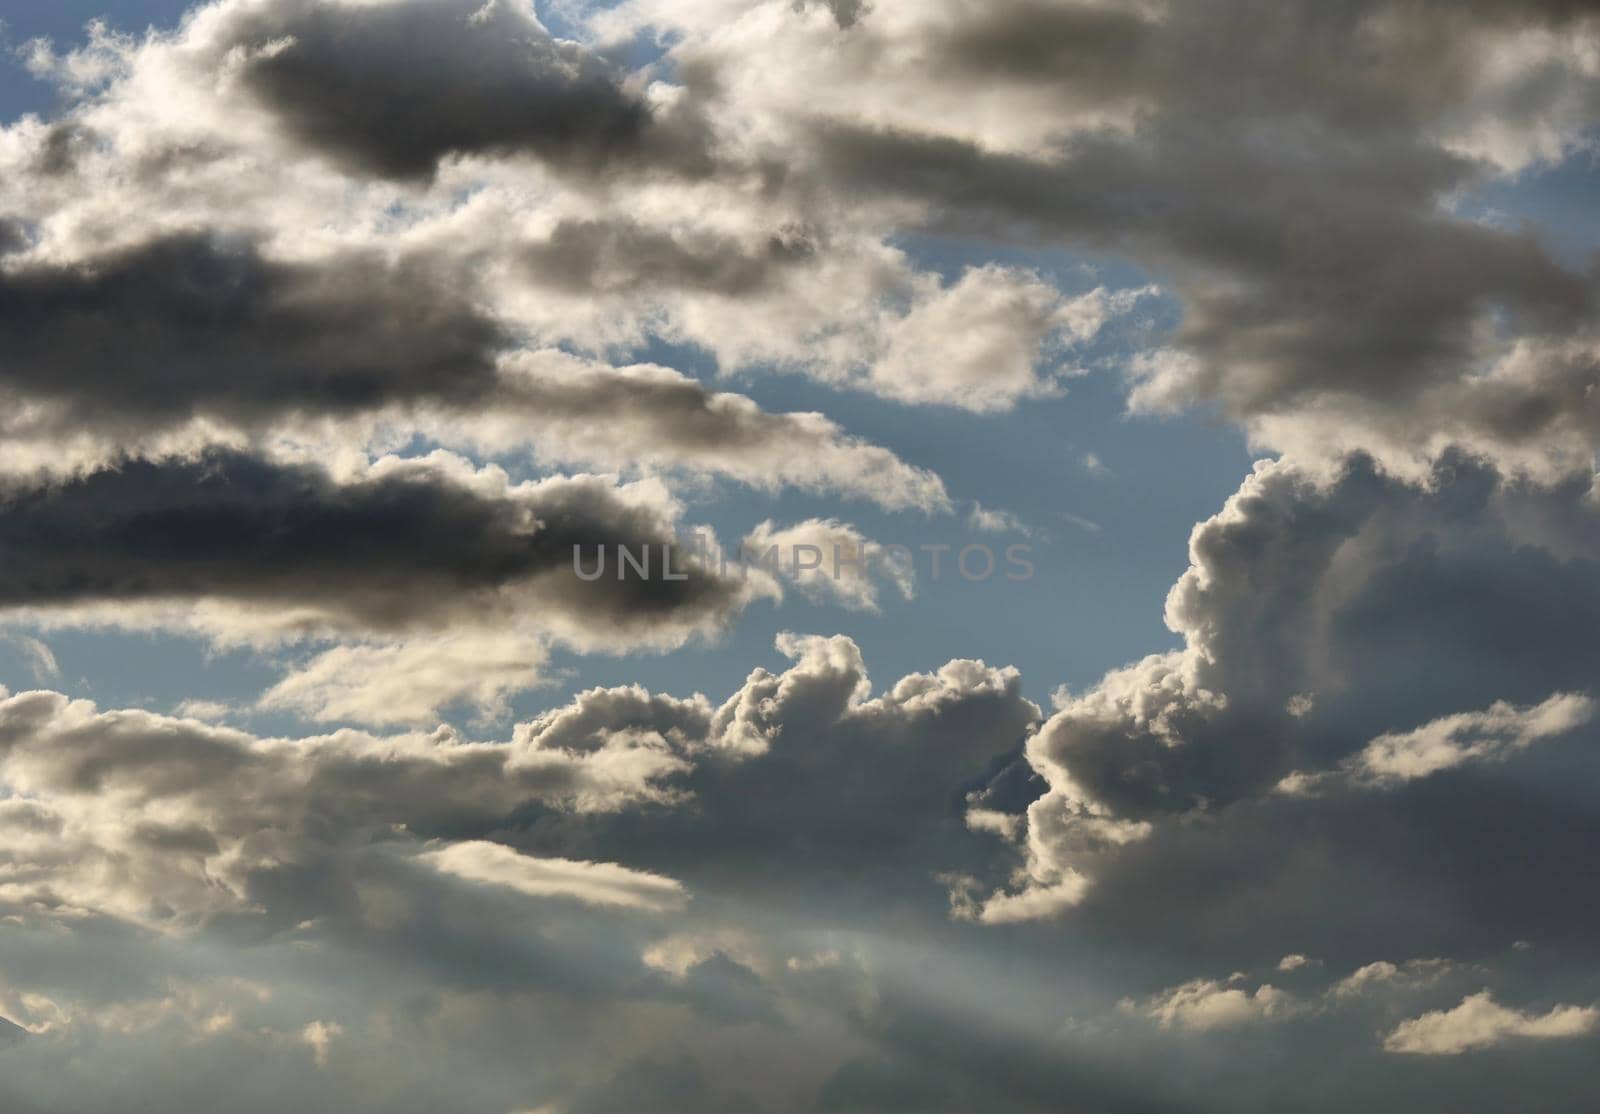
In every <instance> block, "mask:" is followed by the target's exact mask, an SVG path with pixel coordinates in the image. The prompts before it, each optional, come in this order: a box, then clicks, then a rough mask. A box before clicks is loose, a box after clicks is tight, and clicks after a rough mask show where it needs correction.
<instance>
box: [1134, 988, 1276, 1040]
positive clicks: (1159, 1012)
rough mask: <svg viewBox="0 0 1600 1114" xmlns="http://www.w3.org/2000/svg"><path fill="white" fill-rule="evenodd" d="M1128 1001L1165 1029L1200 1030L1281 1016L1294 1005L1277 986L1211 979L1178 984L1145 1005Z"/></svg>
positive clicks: (1228, 1026) (1231, 1026) (1244, 1023)
mask: <svg viewBox="0 0 1600 1114" xmlns="http://www.w3.org/2000/svg"><path fill="white" fill-rule="evenodd" d="M1128 1005H1129V1008H1130V1009H1142V1012H1144V1013H1146V1014H1148V1015H1149V1016H1150V1017H1152V1018H1154V1019H1155V1020H1156V1022H1157V1023H1158V1024H1160V1025H1161V1027H1162V1028H1164V1029H1170V1028H1173V1027H1174V1026H1176V1027H1179V1028H1183V1029H1193V1030H1197V1031H1200V1032H1206V1031H1208V1030H1212V1029H1228V1028H1233V1027H1234V1026H1238V1025H1247V1024H1249V1023H1251V1022H1255V1021H1263V1020H1271V1019H1274V1018H1281V1017H1284V1016H1287V1015H1290V1014H1292V1013H1293V1012H1294V1009H1295V1003H1294V999H1293V998H1292V997H1291V996H1290V995H1288V994H1286V993H1284V992H1283V991H1281V990H1279V989H1277V988H1276V987H1274V986H1271V985H1262V986H1259V987H1257V988H1256V989H1255V990H1254V991H1247V990H1243V989H1241V988H1240V987H1237V986H1232V985H1230V984H1228V983H1222V982H1217V981H1215V980H1211V979H1197V980H1195V981H1194V982H1187V983H1184V984H1183V985H1182V986H1175V987H1173V988H1172V989H1171V990H1169V991H1166V992H1164V993H1163V994H1160V995H1157V996H1156V997H1155V998H1152V999H1151V1000H1150V1001H1148V1002H1146V1003H1145V1004H1144V1005H1143V1006H1142V1007H1135V1006H1134V1005H1133V1004H1132V1003H1129V1004H1128Z"/></svg>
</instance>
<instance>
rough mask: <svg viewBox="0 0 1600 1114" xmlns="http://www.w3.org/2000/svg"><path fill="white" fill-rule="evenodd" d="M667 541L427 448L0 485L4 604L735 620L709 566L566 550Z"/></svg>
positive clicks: (588, 491)
mask: <svg viewBox="0 0 1600 1114" xmlns="http://www.w3.org/2000/svg"><path fill="white" fill-rule="evenodd" d="M672 537H673V534H672V527H671V523H670V521H669V520H668V519H667V518H666V517H665V516H664V515H663V513H662V511H661V510H660V509H659V508H658V507H655V506H651V505H649V504H641V503H638V502H633V503H630V502H628V501H627V500H626V499H624V498H622V497H621V496H620V495H619V494H618V493H617V491H616V489H615V488H614V487H613V486H612V485H611V484H610V483H609V482H608V481H604V480H597V479H584V478H579V479H575V480H555V481H551V482H549V483H547V484H545V485H541V486H540V487H538V488H536V489H534V490H532V491H531V492H529V491H527V490H522V491H519V490H517V489H514V488H505V487H504V486H503V485H502V487H501V488H500V490H498V491H497V490H494V488H493V486H492V484H491V485H490V487H488V488H483V487H479V488H474V487H473V486H471V485H470V484H469V483H467V482H464V480H463V478H462V477H461V476H460V475H454V476H452V474H451V473H450V472H449V471H448V470H447V469H444V468H441V467H437V466H435V464H434V463H433V462H430V461H427V460H423V461H412V462H399V463H397V464H396V466H395V467H394V468H392V469H389V470H386V471H382V470H380V471H378V472H374V473H373V474H371V475H369V476H367V477H365V478H362V479H360V480H358V481H356V482H351V483H339V482H336V481H335V480H334V479H332V478H331V477H330V476H329V475H328V474H326V473H325V472H323V471H322V470H320V469H318V468H316V467H312V466H303V465H285V464H275V463H272V462H270V461H267V460H263V459H258V458H253V457H250V456H247V455H243V454H239V453H232V452H225V451H213V452H210V453H207V454H205V455H203V456H202V457H200V458H198V459H196V460H192V461H185V460H173V461H161V462H158V461H146V460H135V461H129V462H126V463H124V464H122V465H121V466H119V467H116V468H108V469H105V470H102V471H97V472H93V473H90V474H88V475H84V476H80V477H76V478H73V479H69V480H64V481H61V482H59V483H51V484H46V485H44V486H39V487H29V486H23V485H19V484H16V483H13V484H11V485H9V486H7V487H6V488H5V489H4V491H3V494H0V553H3V554H4V555H5V556H4V558H3V563H4V566H5V568H6V569H7V570H8V574H7V575H6V576H5V577H4V583H3V584H0V606H5V607H8V608H13V609H16V608H46V609H48V608H59V607H69V606H75V605H95V604H125V603H134V602H173V601H183V600H188V601H195V600H204V599H209V600H222V601H231V602H233V603H236V604H239V605H241V606H244V607H248V608H253V609H267V610H269V611H277V612H284V613H289V614H295V613H300V612H303V613H304V614H306V616H307V617H308V621H310V622H313V623H316V622H325V623H329V624H331V625H334V626H342V627H348V628H354V629H373V630H403V629H407V628H415V627H438V626H441V625H444V624H448V623H451V622H456V621H473V620H476V621H487V620H491V619H496V620H502V621H516V620H517V619H518V617H519V614H520V615H521V616H522V617H523V618H524V619H525V620H527V621H533V620H536V619H537V618H538V614H537V612H538V611H542V612H555V613H557V614H559V615H565V616H567V617H569V618H571V619H574V620H576V619H578V618H579V617H581V619H582V621H583V622H584V623H585V624H591V625H600V626H607V627H613V628H614V629H615V630H616V631H617V633H618V634H619V635H620V634H621V633H622V632H632V633H634V634H640V635H643V634H645V633H647V632H648V631H649V629H650V628H651V627H653V626H656V625H658V624H660V625H665V626H669V627H670V626H672V625H673V624H675V623H678V622H682V621H684V620H688V622H689V624H690V625H691V626H692V625H694V624H695V623H698V622H701V621H705V620H716V619H718V618H723V617H727V616H728V615H730V614H731V613H732V611H733V610H735V609H736V608H737V607H738V606H739V603H740V600H741V598H742V588H741V587H740V586H739V585H738V584H737V583H735V582H733V581H731V580H724V579H720V578H719V577H718V576H717V575H716V574H714V573H711V572H699V571H696V572H694V573H693V575H690V576H689V578H688V579H686V580H682V581H678V580H672V581H668V580H666V579H664V578H661V577H659V576H658V577H654V578H651V579H644V578H638V577H630V578H629V579H627V580H625V581H622V580H618V579H615V578H614V577H606V578H603V579H600V580H596V581H593V582H584V581H580V580H579V579H578V577H577V576H576V575H575V573H574V570H573V547H574V546H580V545H581V546H584V547H586V552H587V553H588V555H589V560H590V562H591V563H592V561H593V555H594V553H595V550H596V547H597V546H599V545H602V544H603V545H606V546H608V547H614V546H616V545H627V546H630V547H631V548H632V549H633V550H634V551H635V552H638V551H639V550H640V548H641V547H642V546H644V545H646V544H649V545H653V546H656V547H659V546H660V545H662V544H664V543H666V542H668V541H670V540H671V539H672ZM657 560H658V562H659V552H658V555H657ZM683 564H684V567H685V568H688V567H689V566H688V562H687V559H685V560H684V562H683ZM519 591H526V592H527V593H529V594H528V596H527V597H526V598H519V597H518V595H517V594H516V593H518V592H519ZM534 601H537V610H536V612H534V613H530V612H529V611H528V610H527V609H528V608H529V607H530V606H532V605H533V604H534Z"/></svg>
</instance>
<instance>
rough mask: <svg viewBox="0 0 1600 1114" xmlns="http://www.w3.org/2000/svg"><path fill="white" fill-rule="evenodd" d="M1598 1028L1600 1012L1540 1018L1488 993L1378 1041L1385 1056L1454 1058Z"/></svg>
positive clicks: (1581, 1010)
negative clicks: (1518, 1040)
mask: <svg viewBox="0 0 1600 1114" xmlns="http://www.w3.org/2000/svg"><path fill="white" fill-rule="evenodd" d="M1597 1027H1600V1010H1595V1009H1592V1008H1589V1007H1584V1006H1555V1007H1553V1008H1551V1010H1550V1012H1548V1013H1544V1014H1535V1013H1523V1012H1521V1011H1519V1010H1513V1009H1509V1008H1507V1007H1506V1006H1502V1005H1501V1004H1500V1003H1498V1002H1496V1001H1495V1000H1494V998H1493V996H1492V995H1491V994H1490V993H1489V992H1488V991H1487V990H1485V991H1483V992H1482V993H1480V994H1474V995H1472V996H1471V997H1468V998H1464V999H1462V1001H1461V1004H1460V1005H1459V1006H1457V1007H1455V1008H1454V1009H1450V1010H1434V1011H1433V1012H1431V1013H1425V1014H1423V1015H1422V1016H1421V1017H1414V1018H1411V1019H1410V1020H1409V1021H1402V1022H1401V1023H1400V1024H1399V1025H1398V1026H1397V1027H1396V1028H1395V1030H1394V1032H1392V1033H1390V1034H1389V1035H1388V1036H1386V1037H1384V1039H1383V1047H1384V1049H1385V1051H1388V1052H1404V1053H1411V1054H1413V1055H1421V1056H1459V1055H1460V1054H1461V1053H1463V1052H1471V1051H1474V1050H1476V1049H1480V1048H1493V1047H1494V1046H1496V1045H1500V1044H1505V1043H1507V1042H1508V1041H1510V1040H1513V1039H1515V1038H1519V1037H1520V1038H1523V1039H1527V1040H1561V1039H1570V1038H1573V1037H1582V1036H1587V1035H1588V1034H1590V1033H1592V1032H1594V1031H1595V1029H1596V1028H1597Z"/></svg>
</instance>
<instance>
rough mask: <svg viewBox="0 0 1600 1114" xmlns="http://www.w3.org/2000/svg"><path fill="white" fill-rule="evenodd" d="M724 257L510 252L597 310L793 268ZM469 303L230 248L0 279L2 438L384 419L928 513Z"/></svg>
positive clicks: (849, 455) (194, 243) (204, 241)
mask: <svg viewBox="0 0 1600 1114" xmlns="http://www.w3.org/2000/svg"><path fill="white" fill-rule="evenodd" d="M7 236H9V237H10V239H11V240H12V242H13V245H14V246H16V247H22V246H23V242H22V239H21V236H22V232H21V229H20V227H18V226H16V225H15V224H11V223H8V224H5V225H3V226H0V243H3V242H4V240H5V238H6V237H7ZM726 246H727V245H726V244H722V243H720V242H719V243H718V244H706V245H698V246H694V247H686V246H682V245H679V244H677V243H676V242H675V241H673V240H671V239H670V238H668V237H658V236H655V235H654V234H651V233H648V232H646V231H644V230H642V229H638V228H630V227H628V226H609V225H583V226H577V227H576V228H575V230H574V231H573V233H572V234H570V235H568V234H563V233H558V235H557V236H556V237H554V238H553V239H552V240H551V241H550V242H549V243H548V244H546V245H543V246H542V247H540V248H536V249H530V250H532V251H533V252H535V253H544V254H543V255H542V256H541V266H544V267H545V268H546V272H545V273H546V274H547V275H549V276H551V277H552V278H553V280H554V281H556V282H558V283H559V284H561V285H563V286H566V287H577V286H581V287H583V288H585V289H588V290H592V291H595V292H598V291H599V290H600V289H604V288H610V287H612V286H614V285H618V284H620V285H622V286H625V287H637V286H640V285H645V284H651V283H655V282H662V281H672V282H690V281H694V282H699V283H700V284H702V285H706V286H711V287H718V288H722V289H724V290H727V291H729V292H734V291H736V290H738V289H740V288H748V287H750V286H751V285H754V284H758V283H759V282H760V274H761V273H762V272H767V271H770V270H771V269H776V268H781V267H783V266H785V265H786V263H787V262H788V260H789V259H791V258H794V257H796V256H797V255H803V254H804V252H805V250H806V249H805V248H804V247H803V246H799V245H791V244H788V243H787V242H786V241H782V240H781V239H775V240H774V241H773V242H772V244H771V245H770V246H769V249H768V250H767V252H766V253H765V254H764V255H761V256H756V257H753V258H750V259H748V260H746V261H744V262H743V263H735V262H730V261H729V260H727V259H724V258H723V257H722V256H721V255H720V254H719V252H720V250H721V249H722V248H725V247H726ZM694 276H698V277H694ZM476 290H477V286H476V285H475V283H474V281H473V280H472V279H471V278H470V277H469V276H468V275H466V274H464V273H461V272H459V271H456V270H453V269H452V268H450V267H447V266H446V265H445V264H443V263H441V262H440V261H438V260H430V259H428V258H425V257H415V258H402V259H401V260H399V261H398V262H387V261H384V260H382V259H380V258H378V257H376V256H375V255H371V254H363V253H359V252H351V253H344V254H337V255H334V256H332V257H330V258H324V259H320V260H317V261H314V262H287V261H282V260H277V259H273V258H269V257H268V256H267V255H265V254H264V253H263V252H262V250H261V248H260V247H259V245H257V244H256V243H254V242H252V241H250V240H248V239H246V238H242V237H231V238H225V237H219V236H207V235H204V234H198V233H196V234H175V235H168V236H164V237H161V238H158V239H155V240H152V241H149V242H146V243H143V244H139V245H136V246H133V247H128V248H123V249H121V250H118V251H115V252H110V253H106V254H102V255H96V256H90V257H88V258H84V259H79V260H77V261H74V262H71V263H55V262H18V263H16V264H15V265H14V266H12V267H11V268H9V269H6V270H3V271H0V389H7V390H9V392H10V393H11V394H12V396H13V398H14V400H15V402H17V403H28V404H42V405H43V406H45V407H46V409H45V411H44V412H42V413H40V412H35V411H31V410H25V409H21V408H19V409H18V411H17V412H15V413H14V414H13V416H12V418H11V422H12V432H13V433H14V434H15V435H16V436H17V437H18V438H19V439H23V438H31V439H34V440H39V439H45V440H48V439H50V438H52V437H59V436H67V435H69V434H78V433H83V432H88V433H91V434H94V435H99V436H102V437H105V438H109V439H110V442H111V443H112V444H114V445H117V446H125V447H128V448H131V449H135V450H137V449H140V448H143V447H144V446H145V445H146V444H147V443H148V442H149V440H150V438H152V437H154V436H157V435H159V434H161V433H164V432H170V431H173V430H176V429H179V428H182V427H183V426H184V424H185V423H187V422H189V421H190V420H191V419H196V418H201V419H207V420H210V421H213V422H221V423H224V424H226V425H229V426H232V427H234V428H236V429H242V430H244V431H246V432H249V433H263V432H269V431H271V430H273V429H276V428H279V427H281V426H282V425H284V424H293V423H295V422H306V423H316V422H319V421H325V420H327V419H345V420H356V419H375V418H378V417H388V418H399V419H401V420H412V421H416V422H424V423H426V424H430V425H431V426H432V427H433V431H434V432H435V433H441V432H442V431H444V430H449V431H451V433H452V434H453V435H454V436H456V437H457V438H458V439H460V440H465V441H467V442H474V441H480V440H482V439H484V435H485V431H490V432H489V433H488V434H487V439H488V440H489V441H491V442H492V443H493V447H495V448H503V447H513V446H514V447H518V448H522V447H525V446H527V445H528V444H529V443H530V442H531V443H532V444H533V446H534V447H535V448H537V449H540V450H542V451H545V452H546V454H547V455H548V456H551V457H554V458H557V459H564V460H570V459H578V460H582V461H584V462H593V463H598V464H600V465H601V466H604V467H612V468H619V469H621V468H628V467H634V466H664V467H667V468H685V469H689V470H693V471H701V472H707V473H720V474H724V475H728V476H730V477H732V478H735V479H737V480H739V481H741V482H744V483H748V484H754V485H758V486H778V485H783V484H794V485H799V486H803V487H812V488H833V489H837V490H842V491H846V492H849V493H851V494H852V495H858V496H861V497H864V498H868V499H875V500H879V501H882V502H884V503H886V504H888V505H891V506H916V507H921V508H935V507H940V506H943V505H945V503H946V502H947V500H946V496H945V493H944V489H943V485H942V484H941V483H940V481H939V479H938V477H936V476H934V475H933V474H932V473H930V472H927V471H925V470H922V469H918V468H915V467H912V466H910V465H908V464H906V463H905V462H903V461H901V460H900V459H899V458H897V457H895V456H894V454H892V453H890V452H888V451H887V450H885V449H882V448H879V447H877V446H874V445H870V444H866V443H864V442H861V441H859V440H857V439H855V438H852V437H850V436H848V435H847V434H846V433H845V432H844V431H843V430H841V429H840V428H839V427H838V426H836V425H834V424H833V423H831V422H829V421H827V420H826V419H825V418H822V417H821V416H820V415H815V414H775V413H770V412H768V411H764V410H762V409H761V408H760V407H758V406H756V405H755V404H754V403H753V402H751V401H750V400H749V399H748V398H746V397H745V396H742V395H737V394H733V393H729V392H719V391H714V390H712V389H710V388H708V387H707V386H705V385H703V384H701V383H700V382H698V381H697V380H695V379H692V378H690V377H688V376H685V375H681V374H678V373H676V372H672V371H669V370H667V369H664V368H659V367H654V366H644V367H635V368H613V367H611V366H609V365H606V364H600V363H593V362H586V361H581V360H577V359H574V358H571V357H567V356H564V355H562V354H561V353H558V352H553V351H548V350H546V351H539V352H528V351H524V350H519V349H518V348H517V339H516V337H515V336H514V335H513V333H512V331H511V330H510V329H509V328H508V327H507V326H505V325H504V324H503V323H501V322H500V321H498V320H497V319H496V318H494V317H493V316H491V315H490V314H489V313H488V312H487V311H486V310H485V309H483V308H482V302H481V299H480V298H478V297H477V296H476ZM508 360H509V361H510V365H509V367H508V365H507V361H508Z"/></svg>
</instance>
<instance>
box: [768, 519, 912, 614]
mask: <svg viewBox="0 0 1600 1114" xmlns="http://www.w3.org/2000/svg"><path fill="white" fill-rule="evenodd" d="M739 545H740V553H741V554H743V555H745V556H746V559H747V560H748V561H749V562H750V563H753V564H762V565H763V567H769V568H771V570H772V571H773V572H774V573H775V574H776V575H778V576H781V577H784V578H785V579H787V580H789V581H791V582H792V583H794V584H795V586H796V587H798V588H799V590H800V591H801V592H802V593H803V594H805V595H806V596H809V597H811V598H812V599H816V600H831V601H833V602H837V603H838V604H840V606H842V607H846V608H849V609H850V610H852V611H877V610H878V587H879V584H880V583H887V584H890V585H892V586H893V587H894V588H895V590H896V591H897V592H898V593H899V594H900V596H901V597H902V598H904V599H910V598H912V596H913V595H915V594H916V570H915V568H914V567H913V563H912V560H911V558H910V556H909V553H907V552H900V551H896V550H894V549H887V548H885V547H884V546H883V545H880V544H879V543H878V542H875V541H873V540H872V539H870V538H868V537H866V536H865V535H863V534H862V533H861V532H860V531H859V530H857V529H855V527H853V526H850V525H848V524H847V523H844V522H840V521H838V520H837V519H831V518H830V519H820V518H812V519H807V520H805V521H804V522H797V523H795V524H794V525H792V526H786V527H782V528H779V527H777V526H775V525H774V524H773V523H772V522H771V521H770V520H768V521H766V522H763V523H761V524H760V525H759V526H757V527H756V528H755V529H754V530H752V531H750V533H748V534H746V535H745V536H744V539H743V540H742V541H741V542H740V543H739ZM769 554H770V555H771V560H768V555H769Z"/></svg>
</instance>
